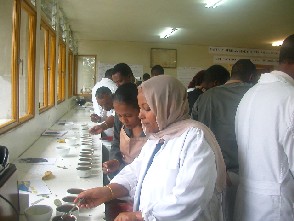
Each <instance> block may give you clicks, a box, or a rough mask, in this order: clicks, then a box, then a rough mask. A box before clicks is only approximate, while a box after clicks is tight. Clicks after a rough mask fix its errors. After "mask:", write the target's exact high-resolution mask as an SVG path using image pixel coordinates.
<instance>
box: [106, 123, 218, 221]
mask: <svg viewBox="0 0 294 221" xmlns="http://www.w3.org/2000/svg"><path fill="white" fill-rule="evenodd" d="M157 142H158V141H155V140H148V141H147V142H146V144H145V145H144V146H143V148H142V150H141V153H140V155H139V156H138V157H137V158H136V159H135V160H134V161H133V162H132V163H131V164H129V165H127V166H126V167H125V168H124V169H123V170H122V171H121V172H120V173H119V174H118V175H117V176H115V177H114V179H112V181H111V183H120V184H122V185H123V186H125V187H126V188H127V189H128V190H129V193H130V196H131V197H134V208H136V205H137V203H138V197H139V196H138V195H139V194H138V193H139V190H140V188H141V187H142V189H141V197H140V207H139V210H140V211H141V212H142V214H143V217H144V220H146V221H147V220H148V221H151V220H152V221H155V220H175V221H193V220H197V221H208V220H209V221H220V220H221V219H220V217H219V216H220V215H221V210H220V208H221V206H220V203H221V200H220V198H221V197H220V194H219V193H217V192H216V190H215V182H216V176H217V172H216V164H215V156H214V153H213V151H212V149H211V148H210V147H209V145H208V143H207V142H206V140H205V139H204V134H203V132H202V131H201V130H200V129H196V128H190V129H187V131H185V132H184V133H183V134H182V135H181V136H180V137H177V138H174V139H172V140H169V141H167V142H165V143H164V144H163V146H162V147H161V149H160V150H159V152H158V153H157V154H156V155H155V157H154V160H153V163H152V165H151V167H150V168H149V170H148V173H147V174H146V176H145V179H144V182H143V183H142V179H143V176H144V173H145V169H146V166H147V162H148V161H149V159H150V156H151V154H152V152H153V150H154V148H155V146H156V143H157ZM141 184H142V185H141Z"/></svg>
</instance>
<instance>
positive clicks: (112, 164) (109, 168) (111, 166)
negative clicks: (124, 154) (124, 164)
mask: <svg viewBox="0 0 294 221" xmlns="http://www.w3.org/2000/svg"><path fill="white" fill-rule="evenodd" d="M119 166H120V163H119V161H118V160H108V161H106V162H104V163H103V164H102V171H103V173H104V174H109V173H113V172H116V171H118V170H119Z"/></svg>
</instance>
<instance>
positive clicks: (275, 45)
mask: <svg viewBox="0 0 294 221" xmlns="http://www.w3.org/2000/svg"><path fill="white" fill-rule="evenodd" d="M282 44H283V41H274V42H273V43H272V46H274V47H278V46H282Z"/></svg>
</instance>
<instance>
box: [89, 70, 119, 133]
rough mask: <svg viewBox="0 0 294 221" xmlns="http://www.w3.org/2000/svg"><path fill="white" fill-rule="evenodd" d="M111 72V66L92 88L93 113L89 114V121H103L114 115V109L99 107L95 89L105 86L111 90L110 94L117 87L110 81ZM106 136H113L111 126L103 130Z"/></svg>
mask: <svg viewBox="0 0 294 221" xmlns="http://www.w3.org/2000/svg"><path fill="white" fill-rule="evenodd" d="M112 74H113V68H111V69H108V70H107V71H106V72H105V77H104V78H102V79H101V80H100V81H98V82H97V83H96V85H95V86H94V87H93V89H92V102H93V108H94V113H93V114H91V121H92V122H95V123H98V122H103V121H105V120H106V119H107V118H108V117H110V116H114V114H115V113H114V110H113V109H111V110H109V111H106V110H105V109H103V107H101V106H100V105H99V104H98V102H97V99H96V91H97V89H98V88H100V87H107V88H109V89H110V90H111V92H112V94H114V92H115V91H116V89H117V86H116V84H115V83H114V82H113V81H112V79H111V76H112ZM104 132H105V134H106V135H107V136H113V127H111V128H109V129H107V130H105V131H104Z"/></svg>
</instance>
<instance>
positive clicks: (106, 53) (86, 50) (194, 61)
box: [79, 41, 213, 76]
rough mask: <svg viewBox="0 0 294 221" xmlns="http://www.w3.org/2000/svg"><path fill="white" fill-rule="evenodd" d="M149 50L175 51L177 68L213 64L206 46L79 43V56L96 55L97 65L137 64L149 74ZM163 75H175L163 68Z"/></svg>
mask: <svg viewBox="0 0 294 221" xmlns="http://www.w3.org/2000/svg"><path fill="white" fill-rule="evenodd" d="M151 48H169V49H177V66H178V67H204V68H207V67H209V66H210V65H212V64H213V56H212V54H209V53H208V47H207V46H197V45H177V44H158V43H138V42H112V41H79V54H80V55H96V56H97V65H98V62H101V63H109V64H116V63H120V62H125V63H127V64H138V65H143V71H144V73H145V72H147V73H149V74H150V70H151V68H150V49H151ZM97 70H98V69H97ZM165 73H166V74H168V75H172V76H176V75H177V71H176V69H175V68H165ZM99 74H100V73H99ZM103 74H104V73H103Z"/></svg>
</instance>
